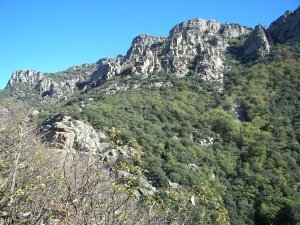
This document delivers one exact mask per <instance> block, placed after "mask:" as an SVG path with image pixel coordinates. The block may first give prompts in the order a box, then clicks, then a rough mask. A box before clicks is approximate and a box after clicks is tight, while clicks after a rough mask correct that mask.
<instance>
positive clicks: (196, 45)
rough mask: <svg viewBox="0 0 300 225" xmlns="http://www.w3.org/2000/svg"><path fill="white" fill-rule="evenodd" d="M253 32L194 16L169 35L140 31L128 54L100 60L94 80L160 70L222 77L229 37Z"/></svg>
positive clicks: (216, 77) (209, 77) (98, 81)
mask: <svg viewBox="0 0 300 225" xmlns="http://www.w3.org/2000/svg"><path fill="white" fill-rule="evenodd" d="M250 32H251V29H249V28H246V27H243V26H240V25H237V24H224V25H223V24H220V23H219V22H216V21H214V20H204V19H192V20H188V21H186V22H183V23H180V24H178V25H176V26H174V27H173V28H172V29H171V31H170V34H169V36H168V37H155V36H151V35H139V36H137V37H135V38H134V40H133V41H132V45H131V47H130V49H129V50H128V53H127V55H126V56H125V57H118V58H117V59H102V60H100V62H99V66H98V70H97V72H95V73H94V74H93V76H92V78H91V81H92V82H93V83H96V84H97V83H98V84H101V83H103V82H104V81H105V80H107V79H111V78H112V77H113V76H115V75H118V74H122V75H129V76H130V75H134V74H135V75H141V76H149V75H151V74H156V73H158V72H161V71H164V72H169V73H174V74H177V75H178V76H185V75H187V74H189V73H190V72H194V73H196V74H197V75H199V76H200V77H202V79H204V80H220V81H222V78H223V72H224V65H223V60H224V57H225V56H224V53H225V52H226V50H227V47H228V45H229V44H228V42H229V39H234V38H239V37H240V36H246V35H248V34H249V33H250Z"/></svg>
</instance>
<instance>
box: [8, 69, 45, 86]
mask: <svg viewBox="0 0 300 225" xmlns="http://www.w3.org/2000/svg"><path fill="white" fill-rule="evenodd" d="M42 77H43V75H42V73H41V72H37V71H34V70H18V71H16V72H14V73H13V74H12V76H11V78H10V80H9V81H8V84H7V87H13V86H14V85H15V84H18V83H23V84H27V85H29V86H34V85H36V83H37V81H38V80H40V79H41V78H42Z"/></svg>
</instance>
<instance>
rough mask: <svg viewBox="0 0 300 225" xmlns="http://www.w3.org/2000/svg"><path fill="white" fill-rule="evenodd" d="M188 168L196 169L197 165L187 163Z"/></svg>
mask: <svg viewBox="0 0 300 225" xmlns="http://www.w3.org/2000/svg"><path fill="white" fill-rule="evenodd" d="M188 169H190V170H193V171H197V170H198V169H199V166H197V165H196V164H189V165H188Z"/></svg>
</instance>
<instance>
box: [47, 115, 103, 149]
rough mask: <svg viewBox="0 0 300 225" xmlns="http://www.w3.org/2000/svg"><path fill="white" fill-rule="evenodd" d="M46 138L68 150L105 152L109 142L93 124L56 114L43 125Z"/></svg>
mask: <svg viewBox="0 0 300 225" xmlns="http://www.w3.org/2000/svg"><path fill="white" fill-rule="evenodd" d="M41 131H42V133H44V134H45V140H46V141H47V142H48V143H51V145H52V146H53V147H55V148H58V149H64V150H67V151H72V150H76V151H83V152H92V153H96V152H99V153H101V152H104V151H105V150H106V148H108V146H109V144H108V143H107V142H105V141H106V140H107V139H106V136H105V134H104V133H101V132H97V131H96V130H95V129H94V128H93V127H92V126H90V125H88V124H86V123H84V122H82V121H79V120H71V117H67V116H62V115H55V116H53V117H52V118H50V119H48V120H46V121H45V122H44V123H43V124H42V127H41Z"/></svg>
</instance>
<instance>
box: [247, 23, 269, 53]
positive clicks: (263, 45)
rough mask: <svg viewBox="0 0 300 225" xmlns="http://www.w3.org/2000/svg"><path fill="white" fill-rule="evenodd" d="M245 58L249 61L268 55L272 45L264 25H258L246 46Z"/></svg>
mask: <svg viewBox="0 0 300 225" xmlns="http://www.w3.org/2000/svg"><path fill="white" fill-rule="evenodd" d="M244 48H245V51H244V57H245V58H248V59H256V58H261V57H264V56H266V55H268V54H269V53H270V51H271V45H270V43H269V41H268V38H267V32H266V30H265V28H264V27H263V26H262V25H257V26H256V27H255V30H254V31H253V32H252V33H251V35H250V37H249V38H248V39H247V40H246V41H245V44H244Z"/></svg>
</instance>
